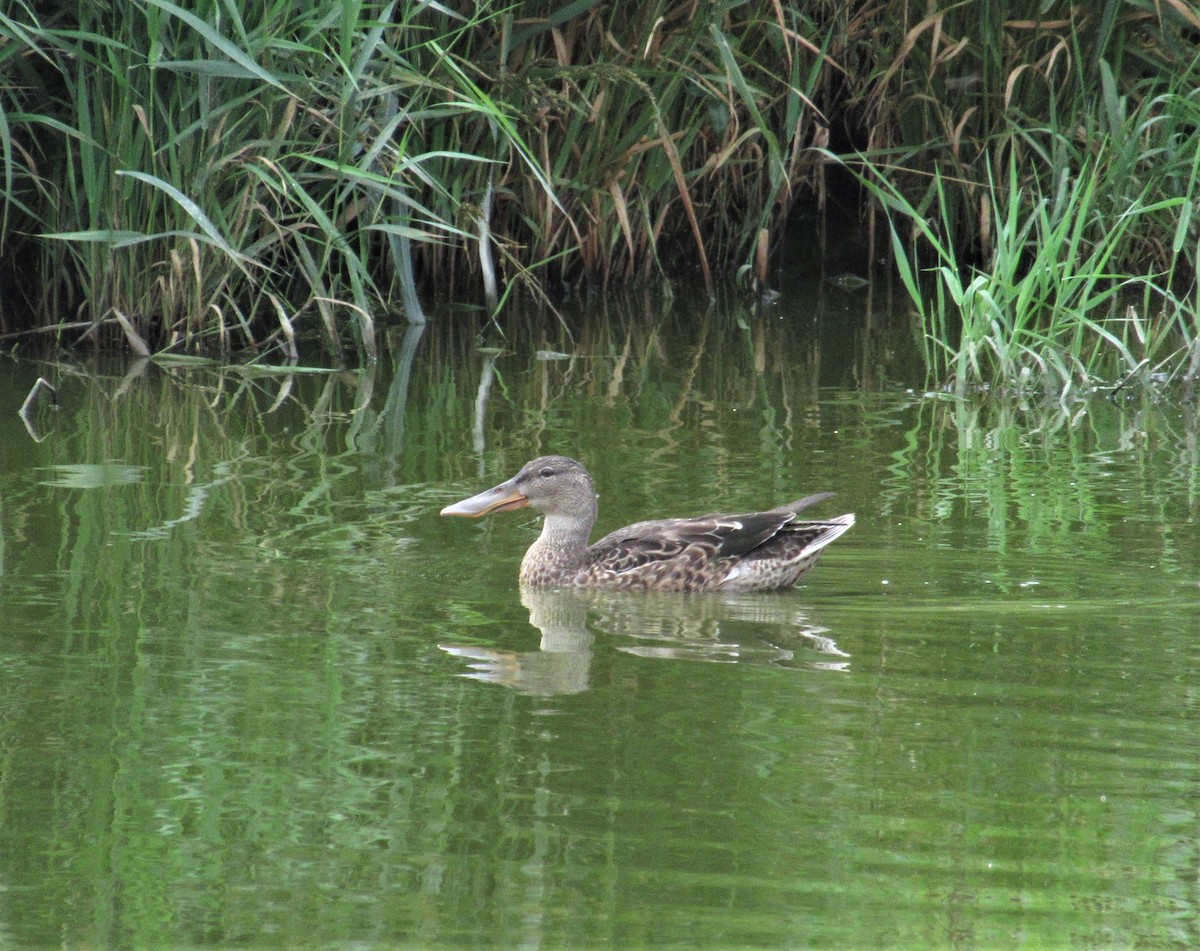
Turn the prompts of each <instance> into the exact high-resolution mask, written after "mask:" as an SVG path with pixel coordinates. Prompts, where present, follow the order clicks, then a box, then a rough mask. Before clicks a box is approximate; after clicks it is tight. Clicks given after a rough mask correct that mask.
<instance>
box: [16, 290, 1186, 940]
mask: <svg viewBox="0 0 1200 951" xmlns="http://www.w3.org/2000/svg"><path fill="white" fill-rule="evenodd" d="M833 300H834V304H833V305H830V304H826V305H824V306H827V307H834V308H836V307H838V306H840V307H843V308H844V309H845V310H847V311H849V310H852V309H853V307H854V306H855V305H854V304H853V300H854V298H852V297H850V296H849V295H847V296H846V297H845V298H838V297H835V298H833ZM838 301H842V303H841V304H838V303H837V302H838ZM684 310H686V308H684V307H683V306H682V305H680V306H679V307H678V308H677V310H676V311H675V312H673V313H669V314H668V315H667V316H666V317H663V318H660V319H658V320H652V321H646V320H644V319H640V318H639V319H633V318H629V319H625V318H623V317H621V316H620V315H619V314H615V315H614V314H609V315H608V317H609V319H610V323H609V325H608V326H607V328H604V327H601V326H599V325H598V324H589V325H588V327H587V328H585V329H583V330H580V331H577V332H576V333H575V335H574V340H572V339H571V338H570V337H568V336H567V334H566V333H565V332H564V331H563V330H562V329H561V328H558V327H555V326H551V327H550V328H549V329H547V330H545V331H544V332H542V333H540V334H529V335H528V336H524V335H515V336H513V337H511V338H510V339H509V340H507V341H506V344H505V345H506V352H505V353H503V354H500V355H498V356H494V357H493V356H491V355H481V354H479V353H477V352H476V350H475V347H474V338H473V332H472V331H467V330H461V331H454V330H452V331H450V332H443V333H440V334H439V333H436V332H433V331H430V332H429V333H427V334H426V335H425V336H424V337H422V338H421V339H419V340H417V341H415V347H416V349H415V351H413V353H405V351H404V350H403V346H402V341H401V340H400V339H399V338H398V339H397V340H396V341H395V346H394V347H393V348H392V349H391V350H390V352H389V356H388V358H387V359H386V360H385V361H384V363H383V365H381V366H380V367H379V368H378V371H341V372H337V373H331V374H301V375H282V374H276V373H259V374H251V373H246V372H243V371H241V370H238V369H236V368H228V369H220V368H216V367H190V366H168V367H165V368H159V367H155V366H147V365H139V364H133V363H131V362H129V361H114V362H109V363H105V364H94V363H86V364H84V363H78V364H66V363H59V364H56V365H49V366H48V365H41V364H24V363H12V362H10V363H7V364H6V365H5V367H4V370H3V374H2V378H0V406H2V407H7V408H6V409H4V410H3V412H0V445H2V446H3V451H2V453H0V618H2V619H3V620H0V632H2V633H0V946H5V947H22V948H23V947H37V946H50V945H54V946H68V947H81V946H87V947H126V946H128V947H154V948H160V947H188V946H238V947H247V946H249V947H298V946H306V947H346V946H350V945H355V946H358V947H414V948H415V947H421V948H429V947H446V948H451V947H453V948H460V947H505V948H508V947H513V948H516V947H523V948H603V947H616V948H638V947H646V948H650V947H654V948H659V947H672V946H674V947H687V948H735V947H736V948H746V947H762V948H780V947H797V948H799V947H830V948H862V947H922V948H924V947H955V948H959V947H962V948H996V947H1019V948H1044V947H1054V948H1059V947H1121V948H1124V947H1135V946H1136V947H1149V948H1154V947H1166V948H1173V947H1180V948H1183V947H1193V946H1196V945H1198V944H1200V919H1198V914H1197V910H1198V904H1200V884H1198V882H1200V834H1198V833H1200V823H1198V817H1197V804H1198V803H1200V795H1198V793H1200V755H1198V753H1200V749H1198V746H1200V743H1198V741H1197V731H1196V725H1197V716H1198V714H1200V638H1198V634H1200V624H1198V622H1197V620H1196V619H1197V616H1198V615H1197V609H1198V608H1200V545H1198V544H1197V529H1196V520H1197V514H1198V492H1197V489H1198V479H1197V471H1198V470H1197V462H1198V460H1197V448H1196V426H1195V419H1194V415H1193V413H1194V409H1195V408H1194V407H1191V408H1187V407H1180V406H1173V405H1152V404H1148V403H1143V402H1139V401H1136V400H1131V401H1127V402H1112V401H1107V400H1104V399H1094V400H1092V401H1090V402H1088V403H1086V404H1072V405H1070V406H1067V407H1062V408H1060V407H1044V406H1037V405H1020V404H1013V403H1005V402H1003V401H1001V400H989V399H985V398H979V399H972V400H952V399H948V398H946V397H944V396H943V395H940V394H936V393H926V392H923V391H922V389H921V388H920V387H919V386H914V385H913V384H914V383H915V382H916V381H915V380H914V378H913V377H912V374H911V364H910V363H908V362H907V361H908V357H907V356H906V354H907V353H908V344H907V342H906V338H905V335H904V332H903V331H902V330H899V331H894V332H890V333H891V336H888V334H889V332H888V331H887V330H886V328H885V329H884V331H882V332H881V331H878V329H876V330H873V331H872V332H870V333H868V332H867V330H865V329H864V328H863V326H862V324H861V323H859V324H853V323H847V322H846V321H845V320H844V319H841V318H839V319H838V320H834V319H833V317H832V316H830V315H828V314H826V316H825V317H824V318H823V319H822V320H818V321H816V323H815V324H814V322H813V321H812V320H804V321H800V320H798V318H796V316H795V315H794V314H789V313H788V312H785V311H779V310H772V311H768V312H767V313H766V314H765V315H764V314H754V313H752V312H744V313H742V314H740V326H739V322H738V319H736V318H738V317H739V315H738V314H736V313H735V314H734V315H732V316H729V315H718V316H716V317H713V318H711V319H707V318H705V319H698V318H697V317H696V315H695V314H694V313H684V312H683V311H684ZM697 328H698V329H697ZM832 328H836V329H832ZM810 330H811V333H810V332H809V331H810ZM881 341H882V342H881ZM485 342H487V343H491V342H494V340H492V339H490V338H489V339H488V340H486V341H485ZM410 343H413V341H410ZM539 351H541V352H542V353H541V356H540V357H539V355H538V353H539ZM552 353H566V354H570V355H571V357H570V358H569V359H557V358H552ZM410 356H411V357H412V359H411V360H410V359H409V357H410ZM39 374H41V375H43V376H47V377H48V378H50V379H51V380H52V382H54V383H55V385H56V386H57V387H58V388H59V390H60V397H61V402H62V406H61V408H60V409H59V410H58V411H53V410H50V409H45V408H43V409H42V410H40V411H39V412H37V413H36V414H34V416H33V418H32V419H31V420H30V427H29V429H27V428H26V426H25V424H24V423H23V422H22V420H21V419H20V417H18V416H17V414H16V412H15V409H16V407H18V406H19V405H20V403H21V401H22V400H23V399H24V396H25V394H26V392H28V389H29V387H30V386H31V385H32V383H33V380H34V379H35V378H36V376H37V375H39ZM39 440H40V441H39ZM546 451H558V452H566V453H569V454H572V455H576V456H578V457H579V458H581V459H583V460H585V461H586V462H587V463H588V464H589V466H590V468H591V469H592V470H593V473H594V475H595V477H596V480H597V482H598V484H599V486H600V492H601V524H600V526H599V529H600V530H602V531H607V530H609V529H611V528H613V527H616V526H617V525H620V524H624V523H625V522H628V521H633V520H635V519H638V518H643V517H648V516H650V515H655V514H688V513H693V514H697V513H701V512H704V511H710V510H726V511H729V510H737V509H745V508H753V507H761V506H769V505H773V504H776V503H778V502H781V501H784V500H786V499H790V498H793V497H796V496H799V495H802V494H805V493H808V492H813V491H818V490H823V489H835V490H837V491H838V493H839V494H838V497H837V499H835V500H834V501H833V502H831V503H829V504H828V506H827V507H826V508H824V509H822V511H826V512H827V514H836V513H839V512H842V511H854V512H855V513H857V516H858V524H857V525H856V526H855V528H854V529H853V530H852V531H851V532H849V533H848V534H847V535H845V536H844V537H843V538H841V539H840V540H838V541H837V542H835V543H834V545H833V546H831V548H830V549H829V550H828V552H827V553H826V556H825V558H824V560H823V561H822V563H821V564H820V565H819V566H818V567H817V568H816V570H815V571H814V572H813V573H812V574H811V575H809V576H808V577H807V578H806V579H805V582H804V584H803V585H802V586H801V587H800V588H798V589H796V590H795V591H791V592H786V593H782V594H775V595H738V596H727V597H721V596H678V595H675V596H667V595H631V594H622V595H616V594H608V595H605V594H591V595H582V594H570V593H558V594H554V593H543V594H541V595H536V596H535V595H531V594H529V593H524V594H523V593H522V592H520V591H519V590H518V588H517V585H516V572H517V566H518V563H519V561H520V555H521V553H522V551H523V550H524V547H525V546H526V545H527V544H528V542H529V541H530V540H531V539H532V537H533V534H534V532H535V530H536V520H535V519H534V518H533V517H532V516H530V515H528V514H527V513H525V512H519V513H510V514H504V515H498V516H495V517H493V518H491V519H486V520H482V521H478V522H475V521H464V520H443V519H440V518H439V517H438V516H437V512H438V510H439V509H440V508H441V507H442V506H443V505H445V504H446V503H447V502H449V501H452V500H455V499H458V498H461V497H464V496H465V495H467V494H470V493H473V492H474V491H476V490H478V489H480V488H484V487H486V486H489V485H492V484H494V483H496V482H498V481H500V480H501V479H503V478H506V477H507V476H509V475H511V474H512V473H513V472H515V471H516V469H517V468H518V467H519V465H520V464H521V463H522V462H524V461H525V460H526V459H527V458H529V457H532V456H533V455H536V454H538V453H541V452H546Z"/></svg>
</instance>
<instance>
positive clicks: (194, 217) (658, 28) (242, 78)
mask: <svg viewBox="0 0 1200 951" xmlns="http://www.w3.org/2000/svg"><path fill="white" fill-rule="evenodd" d="M472 11H473V12H472V13H470V14H462V13H459V12H456V10H454V9H452V8H450V7H449V6H446V5H441V4H405V3H394V2H393V3H386V4H385V3H340V2H338V3H335V2H332V0H316V2H313V3H310V4H306V5H297V4H292V3H282V2H278V0H256V2H251V3H249V4H239V5H237V7H236V9H235V8H232V7H230V6H229V5H228V4H224V3H218V2H215V0H199V2H193V3H186V4H185V3H175V2H171V0H142V2H127V0H107V2H101V3H99V4H95V3H89V4H84V3H80V2H59V3H50V4H39V5H37V6H33V5H29V4H24V3H8V4H7V5H6V9H5V10H4V15H3V16H2V17H0V79H3V82H2V83H0V88H2V93H0V149H2V153H3V155H2V157H3V159H4V170H5V175H6V177H7V181H6V184H7V185H8V189H7V191H8V194H9V196H10V200H9V201H8V202H7V203H6V205H5V208H4V216H3V219H0V245H3V247H4V248H5V249H6V251H7V252H8V255H7V259H8V260H11V261H14V262H15V261H18V260H19V261H21V265H20V266H21V268H25V267H29V268H32V269H33V270H34V271H35V272H36V273H37V274H39V275H41V276H42V280H40V281H37V282H22V281H19V280H18V279H17V271H16V269H15V268H13V269H11V270H10V271H9V273H8V274H6V275H3V276H2V277H3V279H4V280H6V281H7V283H8V284H9V285H10V286H12V287H14V288H19V289H20V290H21V297H22V299H21V300H20V309H21V310H22V311H24V312H25V313H26V314H29V315H32V317H33V320H34V321H35V322H43V323H48V324H50V325H54V324H59V323H68V322H69V323H77V322H82V323H86V324H88V325H89V326H93V325H94V326H96V327H100V326H105V327H109V328H111V329H112V332H116V333H118V335H119V336H123V337H124V338H125V339H126V340H128V342H129V343H130V344H131V345H132V346H133V347H134V348H135V349H137V350H139V351H141V350H143V349H146V350H149V349H154V348H159V347H168V348H172V347H173V348H178V349H184V350H193V351H195V350H207V349H220V350H230V349H234V348H249V349H251V350H255V351H258V352H263V351H264V350H270V349H279V350H282V351H284V352H285V353H286V354H288V355H290V356H294V355H295V353H296V348H297V346H298V342H297V341H298V340H299V339H300V338H302V337H303V336H304V335H305V334H306V333H307V334H308V335H310V336H311V334H312V332H314V331H315V332H319V334H320V335H321V337H322V338H323V340H324V342H325V346H326V348H327V349H328V350H330V351H332V352H333V353H335V354H340V353H342V351H343V348H344V347H346V346H347V345H349V346H350V347H352V348H353V349H354V350H355V351H356V352H357V354H358V356H359V358H365V359H370V358H371V357H372V356H373V355H374V353H375V349H376V344H375V339H376V335H377V329H378V328H377V326H376V324H377V322H378V321H379V320H380V319H381V318H382V319H383V320H385V321H387V320H392V319H396V318H397V317H399V316H400V315H403V317H404V318H406V319H408V320H410V321H413V322H420V321H421V320H423V319H424V308H423V306H422V303H421V299H422V296H423V295H424V297H425V298H426V300H428V298H429V296H430V294H429V289H430V288H447V289H450V290H452V291H453V292H454V293H455V294H457V295H460V296H461V295H463V294H475V293H479V292H480V291H483V296H484V297H485V301H486V304H487V306H488V308H489V309H490V310H492V311H493V312H495V311H497V310H498V309H499V308H500V307H501V306H502V304H503V301H504V298H505V296H506V295H507V294H508V293H510V292H511V291H512V290H513V288H514V287H519V286H524V287H526V288H529V289H530V290H532V291H533V292H535V293H541V292H542V291H543V288H545V287H547V286H550V285H551V284H553V283H554V282H555V281H562V280H565V281H568V282H571V283H579V282H580V281H583V280H587V281H588V282H590V283H591V284H592V285H599V286H605V285H607V284H608V283H610V282H612V281H615V280H626V279H647V278H652V277H654V276H656V275H658V274H661V273H662V272H663V271H665V270H666V268H667V267H668V264H667V263H666V257H667V256H668V254H669V256H670V257H671V258H672V259H677V258H680V256H681V259H682V260H687V261H689V262H690V263H692V264H694V265H695V266H696V267H697V268H698V269H699V271H700V273H701V275H702V277H703V280H704V281H705V282H706V283H707V284H708V285H709V286H710V287H711V286H712V284H713V282H714V281H715V279H716V278H715V275H714V269H716V268H718V267H724V266H725V265H726V264H727V263H728V262H729V261H735V262H741V261H746V260H749V259H750V257H751V255H752V254H753V249H754V248H755V246H756V245H757V243H758V242H759V241H760V240H761V238H760V235H761V234H762V233H764V232H772V231H773V230H774V229H776V228H778V227H779V226H780V225H781V224H782V222H783V216H784V214H785V213H786V210H787V208H788V206H789V205H790V202H791V200H792V190H793V186H794V185H795V183H796V182H797V180H798V178H799V177H800V176H801V175H802V174H803V173H804V169H803V156H804V153H803V149H802V147H801V146H802V143H803V141H804V138H805V135H806V133H807V131H808V130H809V129H810V128H811V125H812V123H813V121H814V120H813V113H812V110H811V109H808V108H806V106H805V96H806V92H805V90H806V88H807V87H808V85H811V83H813V82H815V81H816V79H817V78H819V73H817V72H816V71H814V70H813V68H812V64H813V63H814V62H815V61H817V60H818V59H819V53H818V52H817V51H816V47H815V46H814V45H813V44H812V43H810V42H809V41H808V40H807V39H805V37H806V36H807V35H808V32H809V27H810V24H808V23H806V22H802V21H800V20H799V19H798V17H797V15H795V14H794V13H788V14H786V15H785V14H784V12H783V11H782V10H781V9H780V8H777V7H776V6H775V5H774V4H772V3H753V4H749V5H745V4H739V3H732V2H729V3H720V4H715V5H711V6H709V7H705V8H704V9H703V10H700V9H694V10H690V11H689V10H688V9H687V8H683V7H672V6H671V5H669V4H666V3H652V4H647V5H644V6H641V7H638V8H637V10H636V11H635V12H634V13H633V14H632V15H630V14H629V13H628V11H621V10H618V9H617V8H616V7H615V6H614V7H608V6H606V5H604V4H600V3H595V2H587V0H581V2H578V3H575V4H572V5H570V6H568V7H566V8H562V7H559V6H558V5H556V4H550V3H526V4H522V5H520V6H519V7H511V6H505V5H500V4H487V3H484V4H479V5H476V6H474V7H473V8H472ZM763 63H767V64H771V65H770V67H769V68H768V67H764V66H763V65H762V64H763ZM10 309H11V308H10ZM68 315H69V321H68V319H67V316H68ZM5 319H7V320H12V319H13V317H12V315H11V314H7V315H5Z"/></svg>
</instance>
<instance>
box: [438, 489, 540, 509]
mask: <svg viewBox="0 0 1200 951" xmlns="http://www.w3.org/2000/svg"><path fill="white" fill-rule="evenodd" d="M528 504H529V499H527V498H525V496H523V495H522V494H521V493H520V492H518V491H517V490H516V489H514V488H513V486H512V483H510V482H503V483H501V484H500V485H498V486H496V487H495V488H494V489H488V490H487V491H486V492H480V493H479V494H478V495H472V496H471V497H470V498H469V499H463V500H462V501H461V502H455V503H454V504H453V505H447V506H446V507H445V508H444V509H442V514H443V515H465V516H467V517H468V518H478V517H479V516H480V515H487V514H488V513H490V512H508V511H511V510H512V509H523V508H525V506H527V505H528Z"/></svg>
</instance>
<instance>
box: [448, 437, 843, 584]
mask: <svg viewBox="0 0 1200 951" xmlns="http://www.w3.org/2000/svg"><path fill="white" fill-rule="evenodd" d="M832 495H833V493H832V492H822V493H820V494H818V495H810V496H808V497H807V498H803V499H797V500H796V501H795V502H791V503H789V504H788V505H781V506H780V507H779V508H775V509H771V510H770V511H769V512H753V513H750V514H747V515H705V516H701V517H700V518H667V519H659V520H656V521H650V522H637V523H636V524H634V525H629V526H627V527H625V528H621V529H618V530H617V531H615V532H612V533H611V534H609V535H605V536H604V537H603V538H601V539H600V540H599V541H597V542H595V543H594V544H592V545H590V546H589V545H588V543H587V540H588V536H589V535H590V534H591V531H592V526H593V525H594V524H595V522H596V489H595V486H594V485H593V483H592V477H591V476H590V475H588V471H587V469H585V468H584V467H583V465H582V464H581V463H579V462H576V461H575V460H574V459H568V458H567V457H566V456H542V457H541V458H540V459H534V460H533V461H532V462H530V463H527V464H526V465H525V466H524V468H522V469H521V471H520V472H518V473H517V474H516V475H515V476H514V477H513V478H511V479H509V480H508V481H507V482H502V483H501V484H500V485H498V486H496V487H495V488H492V489H488V490H487V491H486V492H480V493H479V494H478V495H474V496H472V497H471V498H469V499H464V500H463V501H461V502H456V503H455V504H453V505H448V506H446V507H445V508H444V509H442V514H443V515H467V516H472V517H476V516H480V515H486V514H487V513H489V512H504V511H508V510H510V509H517V508H524V507H526V506H533V507H534V508H536V509H538V510H539V511H540V512H542V514H543V515H544V516H545V522H544V524H543V525H542V534H541V535H540V536H539V537H538V539H537V541H535V542H534V543H533V545H531V546H530V548H529V551H527V552H526V553H525V558H524V560H523V561H522V562H521V583H522V584H527V585H533V586H537V587H553V586H563V587H599V588H645V589H652V590H656V591H714V590H718V589H720V590H725V591H767V590H772V589H775V588H786V587H789V586H790V585H793V584H795V583H796V581H797V579H799V578H800V576H801V575H803V574H804V573H805V572H807V571H808V570H809V569H810V568H812V566H813V565H815V564H816V563H817V559H819V558H820V557H821V552H822V551H823V550H824V548H825V546H826V545H828V544H829V543H830V542H832V541H833V540H834V539H835V538H837V537H839V536H840V535H841V534H842V533H843V532H845V531H846V530H847V529H848V528H850V526H851V525H853V524H854V516H853V515H849V514H847V515H839V516H837V517H836V518H831V519H827V520H825V521H804V522H801V521H797V519H796V515H797V513H798V512H800V511H801V510H802V509H806V508H808V507H809V506H810V505H813V504H815V503H817V502H821V501H824V500H825V499H827V498H829V497H830V496H832Z"/></svg>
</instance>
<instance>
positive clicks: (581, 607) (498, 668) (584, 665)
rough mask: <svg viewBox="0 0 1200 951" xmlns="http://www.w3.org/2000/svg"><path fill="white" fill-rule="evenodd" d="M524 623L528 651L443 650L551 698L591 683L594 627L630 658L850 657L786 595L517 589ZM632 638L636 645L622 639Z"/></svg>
mask: <svg viewBox="0 0 1200 951" xmlns="http://www.w3.org/2000/svg"><path fill="white" fill-rule="evenodd" d="M521 603H522V604H524V605H525V606H526V607H527V608H529V623H530V624H532V625H533V626H534V627H536V628H537V629H538V630H539V631H541V634H542V637H541V642H540V643H539V645H538V649H537V650H534V651H524V652H517V651H505V650H496V649H493V648H485V647H471V646H461V645H454V644H442V645H439V646H440V647H441V649H442V650H444V651H445V652H446V653H448V654H451V655H453V656H455V657H462V658H464V659H466V660H468V661H470V662H471V663H470V668H471V669H470V672H469V673H467V674H464V675H463V676H465V677H467V678H469V679H472V680H479V681H482V682H484V683H493V684H501V685H503V686H506V687H509V688H511V689H513V690H516V691H518V692H519V693H527V694H533V695H535V696H543V697H546V696H555V695H561V694H571V693H581V692H582V691H584V690H587V688H588V678H589V675H590V671H591V664H592V654H593V642H594V636H593V634H592V633H591V631H590V630H589V616H590V624H591V627H593V628H597V629H599V630H600V631H602V632H604V633H605V634H609V635H613V636H614V637H616V638H617V639H618V643H617V644H616V645H615V646H616V649H617V650H619V651H621V652H622V653H625V654H632V655H634V656H637V657H648V658H661V659H666V660H691V661H707V662H710V663H725V664H733V663H740V664H769V665H773V666H785V667H794V668H806V669H809V670H839V671H841V670H848V669H849V666H850V664H849V657H850V655H849V654H847V653H845V652H844V651H842V650H840V649H839V648H838V646H837V644H836V643H835V642H834V640H833V638H831V637H829V636H828V633H827V629H826V628H823V627H819V626H817V625H815V624H813V623H812V621H810V620H809V618H808V616H807V614H806V613H805V612H804V611H803V610H801V609H800V608H799V607H798V606H797V604H796V602H795V599H793V598H788V597H786V596H780V595H776V594H769V595H695V594H690V595H689V594H680V595H672V594H662V593H646V592H621V591H591V590H585V589H580V590H574V589H565V590H557V591H554V590H544V589H538V588H522V589H521ZM628 640H633V641H634V643H628V642H627V641H628Z"/></svg>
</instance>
